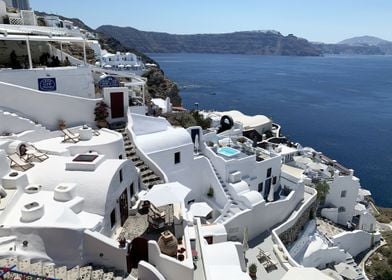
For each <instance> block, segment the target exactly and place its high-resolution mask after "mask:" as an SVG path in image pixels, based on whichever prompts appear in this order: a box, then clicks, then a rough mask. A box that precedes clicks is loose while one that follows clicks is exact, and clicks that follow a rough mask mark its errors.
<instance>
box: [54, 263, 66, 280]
mask: <svg viewBox="0 0 392 280" xmlns="http://www.w3.org/2000/svg"><path fill="white" fill-rule="evenodd" d="M54 275H55V277H56V278H59V279H64V280H66V279H67V267H66V266H61V267H56V268H55V269H54Z"/></svg>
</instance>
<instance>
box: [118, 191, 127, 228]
mask: <svg viewBox="0 0 392 280" xmlns="http://www.w3.org/2000/svg"><path fill="white" fill-rule="evenodd" d="M127 219H128V190H127V189H125V191H124V192H123V193H122V194H121V195H120V220H121V226H123V225H124V223H125V221H126V220H127Z"/></svg>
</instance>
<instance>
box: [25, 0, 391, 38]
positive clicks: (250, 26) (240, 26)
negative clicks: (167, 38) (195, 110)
mask: <svg viewBox="0 0 392 280" xmlns="http://www.w3.org/2000/svg"><path fill="white" fill-rule="evenodd" d="M30 2H31V5H32V7H33V9H34V10H38V11H45V12H54V13H59V14H62V15H64V16H67V17H78V18H80V19H81V20H83V21H84V22H85V23H87V25H89V26H91V27H93V28H96V27H98V26H100V25H103V24H112V25H119V26H131V27H134V28H137V29H140V30H145V31H162V32H168V33H177V34H192V33H223V32H233V31H245V30H265V29H274V30H277V31H280V32H281V33H282V34H284V35H287V34H289V33H293V34H294V35H296V36H300V37H303V38H306V39H308V40H311V41H320V42H331V43H334V42H338V41H341V40H343V39H346V38H350V37H354V36H361V35H372V36H377V37H381V38H383V39H387V40H391V41H392V0H268V1H265V0H242V1H241V0H194V1H190V0H188V1H187V0H150V1H144V0H138V1H134V0H112V1H108V0H105V1H104V0H30Z"/></svg>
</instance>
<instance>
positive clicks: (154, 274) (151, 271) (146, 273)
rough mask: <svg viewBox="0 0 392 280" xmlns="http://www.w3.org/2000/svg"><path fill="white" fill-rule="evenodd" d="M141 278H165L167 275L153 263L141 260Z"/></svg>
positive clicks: (138, 273) (138, 267)
mask: <svg viewBox="0 0 392 280" xmlns="http://www.w3.org/2000/svg"><path fill="white" fill-rule="evenodd" d="M137 276H138V279H139V280H165V277H163V275H162V274H161V273H160V272H159V271H158V270H157V269H156V268H155V267H154V266H153V265H151V264H149V263H148V262H145V261H140V262H139V264H138V266H137Z"/></svg>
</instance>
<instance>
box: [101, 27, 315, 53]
mask: <svg viewBox="0 0 392 280" xmlns="http://www.w3.org/2000/svg"><path fill="white" fill-rule="evenodd" d="M97 31H98V32H101V33H103V34H108V35H109V34H110V35H111V36H113V37H114V38H115V39H117V40H118V41H120V42H121V43H122V44H123V45H124V46H127V47H129V48H135V49H138V50H141V51H143V52H161V53H165V52H166V53H168V52H171V53H179V52H187V53H223V54H226V53H231V54H233V53H235V54H257V55H293V56H318V55H321V52H320V51H319V49H317V48H315V47H314V46H313V45H312V44H311V43H309V42H308V41H307V40H305V39H302V38H298V37H296V36H294V35H292V34H290V35H288V36H283V35H282V34H280V33H279V32H276V31H245V32H233V33H225V34H194V35H176V34H168V33H160V32H145V31H140V30H137V29H135V28H132V27H118V26H111V25H104V26H101V27H99V28H98V29H97Z"/></svg>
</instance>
